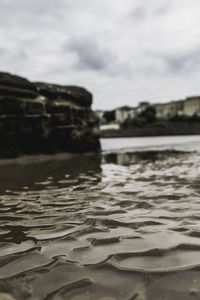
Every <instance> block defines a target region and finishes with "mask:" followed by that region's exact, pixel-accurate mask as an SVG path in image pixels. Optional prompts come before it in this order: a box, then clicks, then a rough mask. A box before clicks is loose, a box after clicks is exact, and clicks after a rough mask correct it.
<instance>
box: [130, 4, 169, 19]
mask: <svg viewBox="0 0 200 300" xmlns="http://www.w3.org/2000/svg"><path fill="white" fill-rule="evenodd" d="M170 9H171V3H170V2H168V3H163V4H162V3H160V4H157V5H152V3H151V2H150V3H148V4H147V3H146V2H143V3H142V1H141V2H140V4H138V5H137V6H136V7H135V8H134V10H133V11H132V12H131V14H130V17H131V18H133V19H134V20H141V21H142V20H145V19H147V18H149V17H156V16H160V15H163V14H166V13H168V12H169V10H170Z"/></svg>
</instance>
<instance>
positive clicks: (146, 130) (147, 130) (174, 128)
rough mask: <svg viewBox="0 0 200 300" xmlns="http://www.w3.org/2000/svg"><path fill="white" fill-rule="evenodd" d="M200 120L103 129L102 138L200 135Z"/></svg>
mask: <svg viewBox="0 0 200 300" xmlns="http://www.w3.org/2000/svg"><path fill="white" fill-rule="evenodd" d="M199 134H200V123H199V122H190V123H189V122H181V123H178V122H171V124H170V125H169V126H166V127H162V126H158V127H155V126H150V125H149V126H148V127H141V128H139V127H133V128H127V129H120V130H102V131H101V137H102V138H111V137H115V138H118V137H145V136H146V137H148V136H170V135H199Z"/></svg>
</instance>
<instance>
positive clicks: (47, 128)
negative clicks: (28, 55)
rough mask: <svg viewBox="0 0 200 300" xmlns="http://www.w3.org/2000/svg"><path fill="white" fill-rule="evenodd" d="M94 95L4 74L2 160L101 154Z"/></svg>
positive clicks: (0, 89) (0, 77)
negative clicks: (45, 154)
mask: <svg viewBox="0 0 200 300" xmlns="http://www.w3.org/2000/svg"><path fill="white" fill-rule="evenodd" d="M91 104H92V94H91V93H90V92H88V91H87V90H85V89H84V88H81V87H75V86H60V85H55V84H47V83H41V82H36V83H34V82H30V81H28V80H26V79H24V78H22V77H19V76H15V75H11V74H8V73H2V72H0V157H17V156H20V155H23V154H35V153H47V154H53V153H58V152H72V153H82V152H97V151H99V150H100V143H99V130H98V119H97V117H96V115H95V114H94V112H93V111H92V109H91Z"/></svg>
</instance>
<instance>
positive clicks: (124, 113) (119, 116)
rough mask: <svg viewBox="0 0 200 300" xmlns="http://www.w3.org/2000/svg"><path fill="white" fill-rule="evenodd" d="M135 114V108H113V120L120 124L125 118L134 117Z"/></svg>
mask: <svg viewBox="0 0 200 300" xmlns="http://www.w3.org/2000/svg"><path fill="white" fill-rule="evenodd" d="M136 114H137V112H136V108H134V107H129V106H122V107H119V108H117V109H116V110H115V120H116V122H117V123H119V124H121V123H123V122H124V121H125V120H127V119H134V118H135V116H136Z"/></svg>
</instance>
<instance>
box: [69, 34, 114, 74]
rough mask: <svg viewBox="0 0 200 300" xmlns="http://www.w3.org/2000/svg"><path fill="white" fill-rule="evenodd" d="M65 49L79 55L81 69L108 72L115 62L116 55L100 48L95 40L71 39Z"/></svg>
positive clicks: (78, 64)
mask: <svg viewBox="0 0 200 300" xmlns="http://www.w3.org/2000/svg"><path fill="white" fill-rule="evenodd" d="M65 49H69V50H71V51H72V52H74V53H75V54H76V55H77V57H78V63H77V67H78V68H80V69H91V70H97V71H101V70H106V69H108V66H109V64H110V63H113V61H114V55H112V54H111V53H110V51H108V50H107V49H103V48H100V47H99V45H98V43H97V42H96V41H94V40H93V39H88V38H85V39H84V38H79V39H71V40H69V42H67V43H66V44H65Z"/></svg>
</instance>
